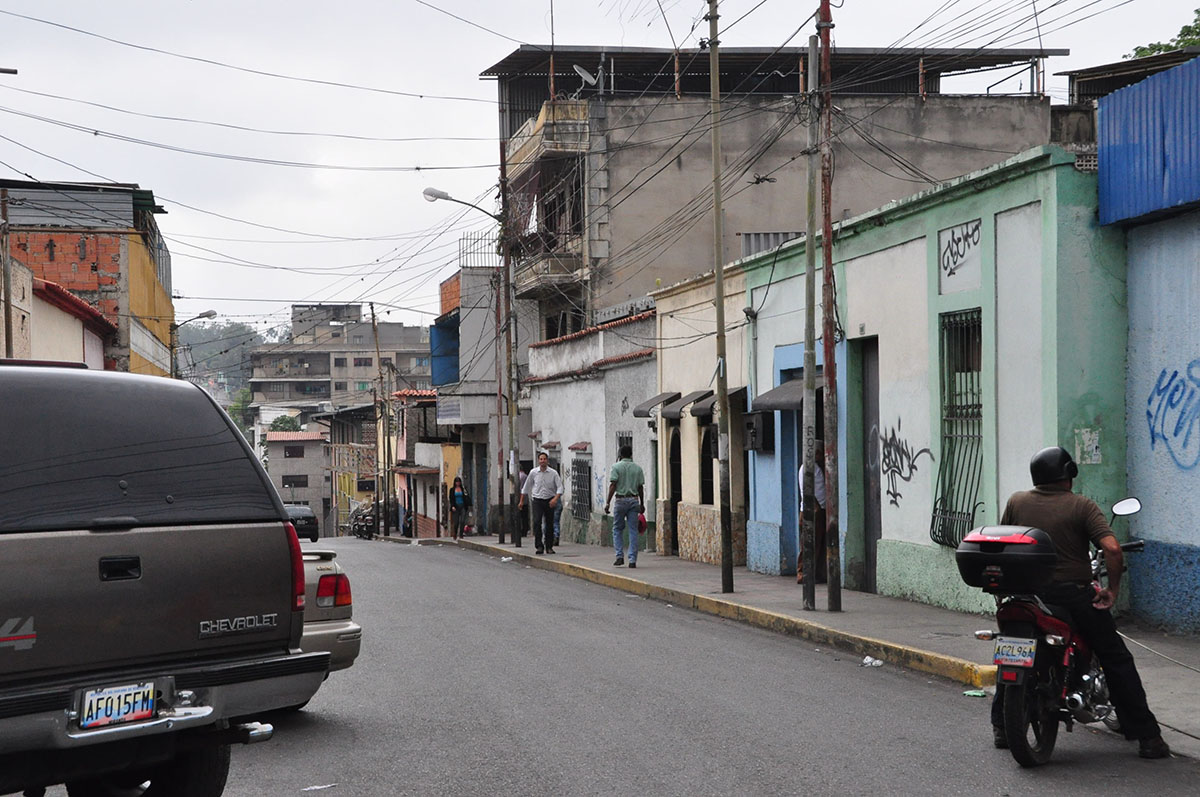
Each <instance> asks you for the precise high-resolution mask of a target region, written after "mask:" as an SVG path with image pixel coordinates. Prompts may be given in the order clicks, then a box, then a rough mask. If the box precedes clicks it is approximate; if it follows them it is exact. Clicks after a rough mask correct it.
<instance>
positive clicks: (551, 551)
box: [546, 548, 554, 554]
mask: <svg viewBox="0 0 1200 797" xmlns="http://www.w3.org/2000/svg"><path fill="white" fill-rule="evenodd" d="M546 553H547V554H551V553H554V549H553V548H547V549H546Z"/></svg>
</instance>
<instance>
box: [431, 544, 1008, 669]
mask: <svg viewBox="0 0 1200 797" xmlns="http://www.w3.org/2000/svg"><path fill="white" fill-rule="evenodd" d="M438 541H439V542H448V543H453V542H455V541H454V540H453V539H450V538H441V539H440V540H438ZM457 542H458V546H459V547H460V548H465V549H467V550H472V551H478V552H480V553H485V554H488V555H491V556H511V557H512V558H513V559H514V560H519V561H520V562H521V563H522V564H526V565H529V566H530V567H536V568H539V569H541V570H550V571H552V572H555V573H561V574H563V575H565V576H571V577H573V578H581V579H583V580H584V581H590V582H592V583H593V584H599V585H600V586H604V587H609V588H611V589H619V590H622V591H624V592H628V593H631V594H633V595H639V596H641V597H644V598H650V599H652V600H657V601H662V602H664V603H672V604H675V605H676V606H683V607H685V608H688V609H695V610H696V611H700V612H704V613H705V614H711V615H713V616H715V617H721V618H724V619H726V620H734V621H736V622H740V623H746V624H748V625H753V626H757V627H759V628H763V629H766V630H768V631H774V632H775V633H778V634H786V635H787V636H794V637H797V638H799V639H804V640H807V641H809V642H814V643H817V644H819V645H827V646H829V647H834V648H838V649H839V650H846V651H849V652H851V653H855V654H858V655H860V656H871V657H873V658H876V659H880V660H882V661H885V662H887V663H888V664H894V665H896V666H899V667H906V668H908V669H910V670H916V671H918V672H924V673H929V674H930V675H937V676H939V677H941V678H947V679H949V680H951V681H957V682H958V683H961V684H965V685H967V686H971V687H974V688H976V689H979V688H982V687H984V686H990V685H992V684H994V683H996V668H995V667H994V666H991V665H983V664H976V663H975V662H972V661H967V660H966V659H960V658H956V657H954V656H947V655H944V654H941V653H932V652H930V651H927V650H921V649H920V648H915V647H911V646H908V645H901V644H898V643H895V642H888V641H886V640H882V639H875V638H873V637H867V636H859V635H857V634H851V633H848V632H846V631H839V630H838V629H836V628H830V627H829V626H826V625H822V624H820V623H814V622H812V621H809V620H802V619H800V618H799V617H792V616H791V615H787V614H780V613H779V612H772V611H768V610H766V609H758V608H755V607H753V606H747V605H745V604H742V603H737V602H735V601H731V600H725V599H723V598H714V597H712V596H710V595H696V594H694V593H690V592H685V591H683V590H678V589H672V588H670V587H660V586H657V585H655V584H649V583H647V582H645V581H639V580H638V579H636V578H631V577H629V576H626V575H622V574H619V573H611V572H607V571H604V570H596V569H594V568H591V567H585V566H583V565H577V564H573V563H570V562H564V561H563V560H561V559H554V558H547V557H543V556H533V555H530V554H527V553H524V552H522V551H519V550H511V549H508V548H497V547H495V546H492V545H485V544H482V543H478V542H474V541H473V540H466V539H460V540H458V541H457Z"/></svg>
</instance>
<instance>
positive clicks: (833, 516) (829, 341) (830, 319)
mask: <svg viewBox="0 0 1200 797" xmlns="http://www.w3.org/2000/svg"><path fill="white" fill-rule="evenodd" d="M817 28H818V29H819V30H820V33H821V114H822V117H823V119H824V128H825V130H824V133H825V134H824V136H823V137H822V139H821V210H822V213H823V215H824V225H823V227H822V230H821V251H822V252H824V255H825V259H824V269H823V270H824V275H823V280H822V292H821V310H822V315H823V316H824V321H825V323H824V326H823V329H822V332H821V337H822V342H823V344H824V349H823V351H824V354H825V520H826V525H825V545H826V548H825V555H826V571H827V577H828V600H829V607H828V608H829V611H831V612H840V611H841V610H842V557H841V543H840V541H839V539H838V459H837V451H838V420H837V355H836V353H835V351H834V344H835V343H836V342H837V340H836V335H837V324H836V318H837V308H836V307H835V306H834V302H835V301H836V299H835V297H834V293H833V91H832V89H833V77H832V73H833V69H832V66H831V65H830V51H829V38H830V36H829V32H830V30H832V29H833V17H832V16H831V14H830V10H829V0H821V14H820V17H819V19H818V21H817Z"/></svg>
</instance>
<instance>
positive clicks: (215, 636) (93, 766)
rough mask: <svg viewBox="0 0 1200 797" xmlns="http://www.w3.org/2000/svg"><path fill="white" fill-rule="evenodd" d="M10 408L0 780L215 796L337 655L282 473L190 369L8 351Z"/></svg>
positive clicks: (4, 400)
mask: <svg viewBox="0 0 1200 797" xmlns="http://www.w3.org/2000/svg"><path fill="white" fill-rule="evenodd" d="M0 407H3V411H2V412H3V422H0V475H2V478H0V495H2V496H3V500H0V794H7V793H10V792H13V791H16V792H20V791H26V792H27V793H37V792H38V791H39V790H40V789H42V788H44V787H48V786H52V785H57V784H61V783H65V784H66V786H67V790H68V792H69V793H70V794H72V795H97V794H117V793H133V792H131V791H130V787H131V786H133V785H137V784H143V783H145V782H147V781H149V783H150V786H149V788H148V793H154V794H183V793H186V794H188V795H191V796H192V797H218V795H220V794H221V793H222V792H223V791H224V788H225V780H226V776H227V774H228V771H229V761H230V745H231V744H238V743H250V742H256V741H265V740H266V739H269V738H270V737H271V734H272V732H273V729H272V728H271V726H270V725H267V724H263V723H261V722H247V721H242V720H240V719H238V718H240V717H247V716H254V715H261V714H262V713H263V712H267V711H271V710H273V709H278V708H283V707H286V706H292V705H296V704H298V703H303V702H305V701H307V700H308V699H309V698H310V697H311V696H312V695H313V694H314V693H315V692H316V690H317V689H318V687H320V685H321V681H322V679H323V678H324V676H325V675H326V673H327V672H328V670H329V666H330V665H329V658H330V657H329V654H328V653H327V652H325V651H314V652H303V653H302V652H299V645H300V642H301V638H302V637H301V634H302V630H303V625H304V619H305V616H304V609H305V603H306V601H307V600H308V596H307V593H306V590H305V583H304V575H305V571H304V561H303V558H302V553H301V548H300V541H299V539H298V538H297V536H296V531H295V529H294V528H293V526H292V524H291V523H290V522H289V521H288V516H287V513H286V512H285V511H284V508H283V503H282V502H281V501H280V498H279V495H278V494H277V493H276V491H275V488H274V487H273V486H272V485H271V480H270V479H269V478H268V476H267V474H266V472H265V471H264V470H263V468H262V465H261V464H260V463H259V461H258V458H257V457H256V456H255V455H254V451H253V450H252V449H251V448H250V446H249V445H248V444H247V443H246V441H245V439H244V438H243V437H242V435H241V433H240V432H239V431H238V430H237V427H236V426H235V425H234V424H233V422H232V421H231V420H230V419H229V416H228V415H226V414H225V412H224V411H223V410H221V408H220V407H218V406H217V404H216V403H215V402H214V401H213V400H212V398H210V397H209V396H208V394H207V393H205V392H204V391H203V390H202V389H200V388H199V387H197V386H196V385H193V384H191V383H189V382H183V381H179V380H173V379H164V378H161V377H151V376H139V375H134V374H128V373H116V372H111V371H95V370H89V369H87V368H83V367H51V366H46V365H31V364H27V363H26V364H15V363H14V361H11V360H10V361H0ZM138 793H140V792H138Z"/></svg>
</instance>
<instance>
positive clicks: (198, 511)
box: [0, 366, 281, 533]
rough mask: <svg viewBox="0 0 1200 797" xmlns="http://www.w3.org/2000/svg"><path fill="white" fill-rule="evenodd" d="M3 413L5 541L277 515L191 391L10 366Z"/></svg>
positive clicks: (225, 431) (222, 420)
mask: <svg viewBox="0 0 1200 797" xmlns="http://www.w3.org/2000/svg"><path fill="white" fill-rule="evenodd" d="M0 407H3V408H4V410H3V412H4V422H3V423H2V424H0V533H7V532H21V531H46V530H58V529H64V530H65V529H86V528H93V527H96V526H103V525H106V524H111V525H139V526H145V525H177V524H198V523H227V522H242V521H260V520H272V519H279V518H280V517H281V512H280V507H279V504H278V503H277V501H278V498H277V497H276V495H275V493H274V490H273V488H272V487H271V486H270V482H269V481H268V480H267V479H266V476H265V473H264V472H263V470H262V467H261V466H260V465H259V464H258V461H257V460H256V459H255V458H254V456H253V455H252V453H251V451H250V449H249V446H247V445H246V443H245V441H244V440H243V439H242V437H241V434H240V433H239V432H238V431H237V430H236V429H235V428H234V427H233V425H232V424H231V422H230V421H229V420H228V418H227V416H226V415H225V414H224V413H223V412H222V411H221V410H220V409H218V408H217V406H216V405H215V404H214V403H213V402H212V400H211V399H209V397H208V396H207V395H206V394H205V393H204V392H203V391H202V390H200V389H199V388H197V387H196V386H195V385H192V384H190V383H187V382H179V381H175V380H170V379H164V378H161V377H149V376H135V375H131V374H118V373H112V372H99V371H87V370H82V369H78V370H77V369H57V368H29V367H19V366H16V367H10V366H3V367H0ZM113 518H124V519H128V518H133V520H132V521H129V520H121V521H114V520H112V519H113Z"/></svg>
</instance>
